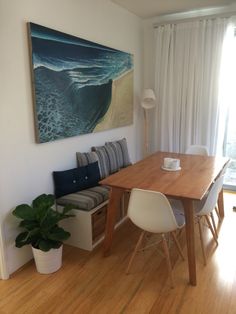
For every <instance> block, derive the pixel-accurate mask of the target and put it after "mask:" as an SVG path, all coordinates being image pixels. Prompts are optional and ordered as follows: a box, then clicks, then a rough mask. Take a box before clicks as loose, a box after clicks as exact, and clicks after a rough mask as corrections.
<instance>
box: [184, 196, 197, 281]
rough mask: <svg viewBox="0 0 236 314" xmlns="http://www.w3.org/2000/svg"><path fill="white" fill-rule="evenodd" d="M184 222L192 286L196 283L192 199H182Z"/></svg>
mask: <svg viewBox="0 0 236 314" xmlns="http://www.w3.org/2000/svg"><path fill="white" fill-rule="evenodd" d="M182 202H183V206H184V213H185V222H186V241H187V253H188V270H189V283H190V284H191V285H192V286H196V285H197V274H196V257H195V237H194V209H193V201H192V200H188V199H183V200H182Z"/></svg>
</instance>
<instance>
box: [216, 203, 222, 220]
mask: <svg viewBox="0 0 236 314" xmlns="http://www.w3.org/2000/svg"><path fill="white" fill-rule="evenodd" d="M215 212H216V214H217V216H218V219H219V221H221V217H220V213H219V209H218V205H216V207H215Z"/></svg>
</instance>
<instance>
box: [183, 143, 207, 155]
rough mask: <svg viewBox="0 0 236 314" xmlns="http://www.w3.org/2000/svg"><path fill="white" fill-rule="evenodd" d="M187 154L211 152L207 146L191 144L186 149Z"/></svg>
mask: <svg viewBox="0 0 236 314" xmlns="http://www.w3.org/2000/svg"><path fill="white" fill-rule="evenodd" d="M185 154H190V155H202V156H208V155H209V152H208V149H207V147H206V146H203V145H191V146H189V147H188V148H187V149H186V151H185Z"/></svg>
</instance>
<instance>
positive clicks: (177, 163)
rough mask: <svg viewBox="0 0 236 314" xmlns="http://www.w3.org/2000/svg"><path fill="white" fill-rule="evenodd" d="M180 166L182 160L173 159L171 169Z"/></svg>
mask: <svg viewBox="0 0 236 314" xmlns="http://www.w3.org/2000/svg"><path fill="white" fill-rule="evenodd" d="M179 167H180V160H179V159H172V163H171V167H170V168H171V169H179Z"/></svg>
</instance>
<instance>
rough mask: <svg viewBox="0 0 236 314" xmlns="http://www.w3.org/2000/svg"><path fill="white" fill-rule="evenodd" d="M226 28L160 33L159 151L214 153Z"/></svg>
mask: <svg viewBox="0 0 236 314" xmlns="http://www.w3.org/2000/svg"><path fill="white" fill-rule="evenodd" d="M227 23H228V19H226V18H216V19H209V20H207V19H206V20H199V21H192V22H185V23H179V24H167V25H164V26H158V27H157V28H156V29H155V49H156V50H155V92H156V95H157V105H158V110H157V111H156V114H157V115H156V119H155V122H156V123H155V131H154V136H155V138H154V143H155V144H154V149H155V150H157V149H159V150H162V151H173V152H185V150H186V148H187V147H188V146H189V145H191V144H201V145H206V146H207V147H208V149H209V151H210V153H211V154H214V153H215V151H216V143H217V130H218V120H219V102H218V94H219V92H218V87H219V86H218V85H219V70H220V61H221V54H222V44H223V39H224V35H225V32H226V28H227Z"/></svg>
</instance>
